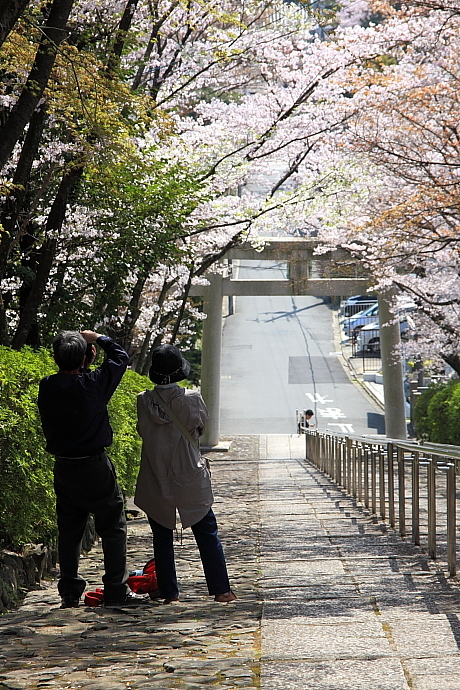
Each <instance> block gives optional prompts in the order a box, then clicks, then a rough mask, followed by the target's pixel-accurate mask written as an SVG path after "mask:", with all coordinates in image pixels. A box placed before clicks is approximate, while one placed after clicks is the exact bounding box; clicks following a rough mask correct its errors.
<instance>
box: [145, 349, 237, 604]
mask: <svg viewBox="0 0 460 690" xmlns="http://www.w3.org/2000/svg"><path fill="white" fill-rule="evenodd" d="M189 373H190V364H189V362H187V360H186V359H184V358H183V357H182V355H181V353H180V351H179V350H178V349H177V347H174V346H173V345H160V347H157V348H156V349H155V350H154V352H153V356H152V366H151V368H150V372H149V376H150V379H151V380H152V381H153V382H154V383H155V384H156V386H155V388H154V390H146V391H144V392H143V393H140V394H139V395H138V398H137V415H138V422H137V430H138V432H139V434H140V436H141V437H142V456H141V465H140V470H139V476H138V478H137V485H136V492H135V496H134V502H135V504H136V505H137V506H139V508H141V509H142V510H143V511H144V512H145V513H146V514H147V517H148V520H149V523H150V526H151V528H152V532H153V549H154V556H155V568H156V574H157V580H158V588H159V590H160V595H161V597H163V598H164V600H165V602H164V603H165V604H167V603H171V602H172V601H178V600H179V589H178V585H177V578H176V569H175V563H174V547H173V530H174V528H175V525H176V509H177V511H178V513H179V516H180V520H181V523H182V527H184V528H185V527H191V528H192V531H193V534H194V536H195V540H196V543H197V545H198V548H199V551H200V556H201V562H202V564H203V570H204V574H205V577H206V582H207V585H208V591H209V594H210V595H214V599H215V601H222V602H228V601H233V600H234V599H235V598H236V597H235V595H234V594H233V592H232V591H231V589H230V584H229V580H228V575H227V566H226V564H225V557H224V553H223V550H222V545H221V543H220V540H219V537H218V536H217V523H216V518H215V516H214V513H213V512H212V510H211V506H212V503H213V500H214V499H213V495H212V489H211V478H210V474H209V472H208V470H207V468H206V465H205V464H204V462H203V460H202V458H201V455H200V453H199V450H198V449H197V446H198V439H199V437H200V436H201V434H202V433H203V430H204V426H205V424H206V421H207V419H208V412H207V410H206V406H205V404H204V402H203V399H202V397H201V396H200V395H199V393H197V392H195V391H190V390H186V389H185V388H181V387H180V386H178V385H177V382H178V381H182V380H183V379H185V378H187V376H188V374H189ZM158 394H159V395H160V398H158V397H157V396H158ZM170 413H171V416H170ZM174 417H175V419H174ZM173 419H174V421H173ZM177 424H179V426H177ZM181 425H182V429H180V428H179V427H180V426H181ZM188 435H190V436H191V439H189V438H188V437H187V436H188ZM192 441H193V445H192ZM194 446H195V447H194Z"/></svg>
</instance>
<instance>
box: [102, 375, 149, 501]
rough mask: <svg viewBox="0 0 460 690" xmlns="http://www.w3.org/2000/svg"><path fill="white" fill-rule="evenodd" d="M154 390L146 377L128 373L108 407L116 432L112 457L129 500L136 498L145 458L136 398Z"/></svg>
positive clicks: (110, 450) (119, 481)
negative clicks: (137, 422)
mask: <svg viewBox="0 0 460 690" xmlns="http://www.w3.org/2000/svg"><path fill="white" fill-rule="evenodd" d="M151 387H152V382H151V381H150V379H148V378H147V377H146V376H141V375H140V374H136V372H135V371H127V372H126V374H125V375H124V376H123V378H122V380H121V383H120V385H119V386H118V388H117V390H116V391H115V393H114V395H113V396H112V398H111V400H110V402H109V405H108V409H109V415H110V423H111V425H112V429H113V443H112V445H111V446H110V448H109V449H108V454H109V456H110V459H111V460H112V462H113V464H114V465H115V468H116V471H117V479H118V483H119V485H120V487H121V489H122V491H123V493H124V494H125V496H132V495H133V494H134V485H135V482H136V477H137V473H138V470H139V460H140V456H141V439H140V436H139V435H138V434H137V431H136V420H137V411H136V398H137V395H138V393H141V392H142V391H145V389H146V388H151Z"/></svg>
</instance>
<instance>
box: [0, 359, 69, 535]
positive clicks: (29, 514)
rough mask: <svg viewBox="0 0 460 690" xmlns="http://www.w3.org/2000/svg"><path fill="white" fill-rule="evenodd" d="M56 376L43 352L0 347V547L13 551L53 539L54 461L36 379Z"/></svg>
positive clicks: (54, 528) (53, 367) (52, 364)
mask: <svg viewBox="0 0 460 690" xmlns="http://www.w3.org/2000/svg"><path fill="white" fill-rule="evenodd" d="M54 371H55V366H54V363H53V360H52V358H51V356H50V355H49V354H48V353H47V352H46V351H45V350H40V351H39V352H33V351H32V350H30V349H29V348H24V349H23V350H21V352H15V351H14V350H10V349H8V348H6V347H0V477H1V489H0V491H1V501H0V542H4V543H7V544H10V545H13V546H16V545H18V544H20V543H24V542H34V541H45V542H47V543H49V542H50V541H51V540H52V539H53V537H54V535H55V533H56V527H55V517H54V492H53V458H52V457H51V456H50V455H49V454H48V453H46V452H45V450H44V443H43V436H42V432H41V426H40V417H39V414H38V409H37V405H36V400H37V393H38V383H39V381H40V379H41V378H42V377H43V376H47V375H49V374H52V373H54Z"/></svg>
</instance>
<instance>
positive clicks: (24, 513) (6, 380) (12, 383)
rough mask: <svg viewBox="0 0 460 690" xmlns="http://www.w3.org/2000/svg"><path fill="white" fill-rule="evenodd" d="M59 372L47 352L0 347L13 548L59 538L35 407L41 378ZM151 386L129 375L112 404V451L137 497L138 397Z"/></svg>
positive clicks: (3, 515) (2, 538) (2, 537)
mask: <svg viewBox="0 0 460 690" xmlns="http://www.w3.org/2000/svg"><path fill="white" fill-rule="evenodd" d="M55 371H56V367H55V365H54V362H53V359H52V357H51V355H50V354H49V353H48V352H47V351H46V350H39V351H38V352H34V351H33V350H31V349H30V348H27V347H25V348H23V349H22V350H20V351H19V352H18V351H15V350H11V349H9V348H6V347H0V477H1V485H0V487H1V488H0V496H1V499H0V543H3V544H6V545H8V546H11V547H18V546H20V545H21V544H24V543H27V542H44V543H46V544H50V543H52V542H53V540H54V539H55V537H56V521H55V508H54V506H55V500H54V491H53V464H54V458H53V456H51V455H50V454H49V453H46V452H45V449H44V448H45V441H44V438H43V434H42V430H41V424H40V416H39V413H38V408H37V404H36V401H37V393H38V383H39V381H40V379H41V378H43V377H44V376H48V375H50V374H53V373H55ZM151 385H152V384H151V382H150V380H149V379H146V378H145V377H143V376H140V375H139V374H136V373H134V372H132V371H127V372H126V374H125V376H124V377H123V379H122V381H121V383H120V385H119V386H118V388H117V390H116V391H115V393H114V395H113V397H112V399H111V401H110V403H109V414H110V421H111V424H112V428H113V430H114V441H113V444H112V446H111V447H110V448H109V449H108V453H109V455H110V458H111V460H112V461H113V463H114V465H115V467H116V471H117V476H118V482H119V484H120V487H121V489H122V490H123V492H124V493H125V495H127V496H130V495H132V493H133V489H134V483H135V479H136V475H137V469H138V466H139V457H140V438H139V437H138V435H137V432H136V396H137V394H138V393H139V392H141V391H143V390H145V389H146V388H150V387H151Z"/></svg>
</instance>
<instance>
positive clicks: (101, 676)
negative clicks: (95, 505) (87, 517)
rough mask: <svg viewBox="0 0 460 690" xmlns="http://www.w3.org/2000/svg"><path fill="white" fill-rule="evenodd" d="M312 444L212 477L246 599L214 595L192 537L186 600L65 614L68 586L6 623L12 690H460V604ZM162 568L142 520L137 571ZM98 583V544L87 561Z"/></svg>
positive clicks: (134, 530)
mask: <svg viewBox="0 0 460 690" xmlns="http://www.w3.org/2000/svg"><path fill="white" fill-rule="evenodd" d="M304 443H305V439H304V438H303V437H297V436H288V435H279V436H277V435H267V436H239V437H235V438H234V439H233V442H232V444H231V448H230V452H229V453H216V454H215V455H214V457H215V460H214V462H213V466H212V472H213V481H214V486H215V493H216V497H217V498H216V504H215V510H216V514H217V516H218V520H219V524H220V526H221V536H222V542H223V544H224V548H225V551H226V555H227V560H228V565H229V571H230V577H231V581H232V585H233V587H234V588H235V591H236V593H237V596H238V599H237V601H236V602H235V603H233V604H217V603H214V602H213V601H212V599H210V598H209V597H208V596H207V592H206V587H205V583H204V578H203V574H202V572H201V566H200V561H199V557H198V554H197V551H196V547H195V545H194V542H193V538H192V536H191V533H190V530H186V531H185V533H184V535H183V543H182V544H180V542H178V543H177V544H176V552H177V556H178V558H177V561H178V571H179V582H180V584H181V590H182V591H181V602H180V603H179V604H174V605H169V606H164V605H162V604H160V603H157V602H152V603H151V604H148V605H147V606H143V607H140V608H138V609H127V608H119V609H109V608H107V609H105V608H95V609H91V608H87V607H85V606H83V605H82V606H80V607H79V608H78V609H65V610H63V609H60V608H59V604H60V599H59V596H58V593H57V589H56V584H55V583H46V584H44V585H43V588H41V589H39V590H37V591H34V592H31V593H29V594H28V596H27V597H26V599H25V602H24V604H23V605H22V606H21V607H20V609H19V610H18V611H17V612H13V613H9V614H7V615H5V616H3V617H1V618H0V640H1V643H0V661H1V665H2V668H1V670H0V687H2V688H9V689H10V690H23V689H24V690H26V689H27V690H28V689H34V690H35V689H37V688H55V689H56V690H64V689H67V688H68V689H71V690H74V689H75V690H76V689H77V688H85V689H86V690H105V689H107V690H137V689H138V688H145V689H146V690H148V689H149V688H152V689H154V688H161V689H162V690H163V689H167V688H182V689H184V690H193V689H198V688H202V687H203V686H206V687H212V688H217V689H221V690H223V689H224V688H226V689H227V690H228V689H236V688H239V689H243V690H244V689H246V690H249V688H262V690H306V689H310V688H311V689H312V690H434V689H435V688H436V689H437V688H443V690H454V689H455V690H458V688H459V687H460V652H459V644H460V624H459V621H458V610H459V605H460V593H459V588H458V583H457V581H456V580H454V581H452V580H447V579H446V577H445V574H444V572H445V563H443V562H437V563H433V562H432V561H429V560H428V559H427V558H426V555H425V554H424V553H423V552H422V551H421V550H420V549H419V548H416V547H413V546H412V545H411V544H410V543H409V542H408V541H404V540H402V539H400V538H398V537H397V536H396V535H395V533H393V532H392V531H391V530H390V529H388V528H387V525H386V524H385V523H383V522H380V521H377V519H376V518H375V517H373V516H370V515H368V514H367V512H366V511H363V510H361V509H360V508H359V507H356V505H354V502H353V501H352V500H351V499H350V498H348V497H347V496H346V495H345V494H344V493H343V491H342V490H340V489H338V488H337V487H335V486H334V485H333V484H332V483H331V482H330V481H329V480H328V479H327V478H326V477H324V476H323V475H321V473H320V472H318V470H317V469H315V468H314V467H313V466H312V465H310V464H309V463H308V462H307V461H306V460H305V458H304ZM150 556H151V536H150V530H149V526H148V524H147V521H146V520H145V519H144V517H143V516H141V517H140V518H139V519H135V520H132V521H130V523H129V543H128V558H129V565H130V567H132V568H138V567H141V566H142V565H143V564H144V563H145V561H146V560H147V559H148V558H150ZM82 566H83V572H84V574H85V577H86V578H87V579H88V582H89V588H90V589H93V588H94V587H95V586H97V585H100V583H101V576H102V568H101V553H100V549H99V547H97V548H96V549H95V550H94V551H92V552H91V553H90V554H89V555H88V556H86V557H84V558H83V561H82Z"/></svg>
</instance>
